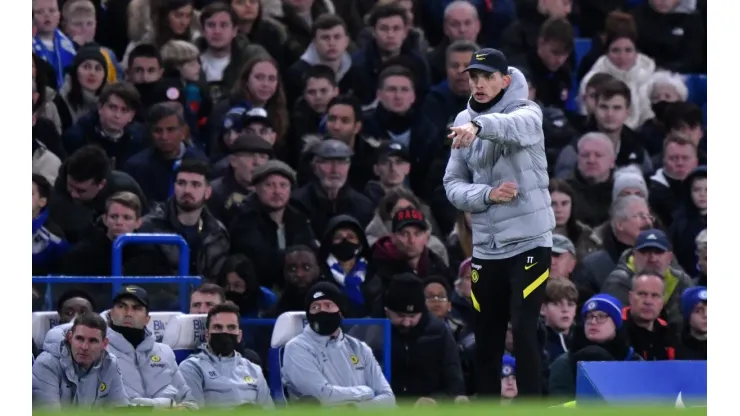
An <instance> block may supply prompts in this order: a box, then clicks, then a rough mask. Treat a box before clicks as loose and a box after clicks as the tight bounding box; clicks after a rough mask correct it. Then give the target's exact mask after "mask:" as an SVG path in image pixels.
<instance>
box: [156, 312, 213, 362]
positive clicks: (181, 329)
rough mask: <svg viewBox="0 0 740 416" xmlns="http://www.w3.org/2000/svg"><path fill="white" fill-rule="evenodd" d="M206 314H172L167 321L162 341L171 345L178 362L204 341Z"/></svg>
mask: <svg viewBox="0 0 740 416" xmlns="http://www.w3.org/2000/svg"><path fill="white" fill-rule="evenodd" d="M206 316H207V315H206V314H198V315H190V314H181V315H174V316H172V317H171V318H170V320H169V322H167V327H166V328H165V330H164V335H163V336H162V343H164V344H167V345H169V346H170V347H172V351H174V353H175V359H176V360H177V363H178V364H179V363H180V362H182V361H183V360H185V359H186V358H188V357H189V356H190V354H192V353H193V352H195V351H196V349H197V348H198V347H199V346H200V344H202V343H203V342H205V336H206Z"/></svg>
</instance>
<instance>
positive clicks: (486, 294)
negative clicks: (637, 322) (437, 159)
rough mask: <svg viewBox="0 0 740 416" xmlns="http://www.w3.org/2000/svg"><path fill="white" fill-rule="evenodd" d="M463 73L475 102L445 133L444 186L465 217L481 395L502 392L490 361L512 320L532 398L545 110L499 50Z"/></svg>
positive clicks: (544, 247)
mask: <svg viewBox="0 0 740 416" xmlns="http://www.w3.org/2000/svg"><path fill="white" fill-rule="evenodd" d="M465 71H466V72H467V73H468V75H469V82H470V89H471V92H472V97H471V98H470V100H469V101H468V108H467V109H466V110H464V111H462V112H460V113H459V114H458V115H457V118H456V119H455V123H454V127H452V128H451V130H452V132H451V133H450V135H449V137H450V138H451V139H453V142H452V149H453V150H452V152H451V154H450V159H449V161H448V164H447V169H446V171H445V175H444V187H445V191H446V193H447V198H448V199H449V200H450V202H451V203H452V205H454V206H455V207H456V208H457V209H459V210H461V211H464V212H470V213H471V226H472V230H473V260H472V264H471V268H472V276H471V277H472V294H471V299H472V301H473V306H474V308H475V310H476V318H475V319H476V320H475V339H476V344H477V357H476V367H477V369H478V394H479V395H483V396H485V395H496V396H497V395H500V393H501V378H500V377H499V375H500V374H501V362H500V361H499V360H491V357H500V356H502V355H503V353H504V339H505V336H506V327H507V322H509V320H511V324H512V332H513V336H514V345H516V349H515V351H514V355H515V358H516V361H517V363H518V365H517V367H518V368H517V384H518V388H519V395H520V396H525V397H526V396H538V395H541V394H542V380H541V375H542V371H541V366H542V362H541V352H540V346H539V341H538V338H537V321H538V319H539V314H540V305H541V304H542V301H543V299H544V297H545V285H544V283H545V281H546V279H547V277H548V276H549V272H550V270H549V269H550V252H551V249H552V230H553V228H554V227H555V216H554V214H553V211H552V208H551V207H550V194H549V193H548V190H547V187H548V183H549V179H548V176H547V160H546V157H545V137H544V134H543V132H542V110H541V109H540V107H539V106H538V105H537V104H535V103H534V102H532V101H529V100H528V99H527V94H528V87H527V81H526V79H525V78H524V75H522V73H521V72H520V71H519V70H518V69H516V68H513V67H509V65H508V62H507V60H506V57H505V56H504V54H503V53H501V52H500V51H498V50H495V49H490V48H486V49H481V50H479V51H477V52H476V53H475V54H473V56H472V58H471V61H470V65H468V67H467V68H466V69H465Z"/></svg>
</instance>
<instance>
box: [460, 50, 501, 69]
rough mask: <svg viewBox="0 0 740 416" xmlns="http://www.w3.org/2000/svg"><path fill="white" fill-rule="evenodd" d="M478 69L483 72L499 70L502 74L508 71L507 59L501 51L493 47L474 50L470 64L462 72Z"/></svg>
mask: <svg viewBox="0 0 740 416" xmlns="http://www.w3.org/2000/svg"><path fill="white" fill-rule="evenodd" d="M471 69H478V70H481V71H485V72H500V73H502V74H504V75H506V74H508V73H509V60H508V59H506V56H505V55H504V54H503V52H501V51H499V50H498V49H493V48H483V49H481V50H479V51H476V52H475V53H474V54H473V56H472V57H471V58H470V64H468V66H467V67H466V68H465V70H463V72H467V71H470V70H471Z"/></svg>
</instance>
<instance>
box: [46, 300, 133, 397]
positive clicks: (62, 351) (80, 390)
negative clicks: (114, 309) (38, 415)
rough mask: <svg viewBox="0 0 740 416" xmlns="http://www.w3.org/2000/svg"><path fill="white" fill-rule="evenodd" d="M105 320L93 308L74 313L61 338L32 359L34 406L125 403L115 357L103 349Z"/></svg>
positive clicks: (123, 390) (124, 394)
mask: <svg viewBox="0 0 740 416" xmlns="http://www.w3.org/2000/svg"><path fill="white" fill-rule="evenodd" d="M107 331H108V324H106V323H105V320H104V319H103V318H101V317H100V315H98V314H97V313H95V312H85V313H83V314H82V315H80V316H78V317H77V319H75V321H74V323H73V324H72V328H71V329H70V330H69V332H67V335H66V337H65V338H64V340H62V341H61V342H59V343H58V344H57V345H56V348H49V349H47V350H46V351H44V352H43V353H41V355H39V357H38V358H37V359H36V361H35V362H34V363H33V381H32V384H33V405H34V407H41V408H51V409H60V408H62V407H71V406H80V407H87V408H90V407H103V406H128V404H129V402H128V397H127V396H126V391H125V389H124V387H123V380H122V378H121V371H120V370H119V369H118V359H117V358H116V357H115V356H113V355H111V354H109V353H108V352H107V351H106V349H105V348H106V347H107V346H108V338H107V337H106V332H107Z"/></svg>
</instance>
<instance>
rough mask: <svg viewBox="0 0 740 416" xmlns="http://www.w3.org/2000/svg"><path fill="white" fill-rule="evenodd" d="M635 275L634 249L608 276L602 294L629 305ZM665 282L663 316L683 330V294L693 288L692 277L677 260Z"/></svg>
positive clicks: (670, 268)
mask: <svg viewBox="0 0 740 416" xmlns="http://www.w3.org/2000/svg"><path fill="white" fill-rule="evenodd" d="M634 275H635V263H634V257H633V255H632V249H629V250H626V251H625V252H624V253H622V257H620V258H619V262H618V263H617V268H616V269H614V271H613V272H611V273H610V274H609V276H607V278H606V280H604V284H603V285H602V287H601V292H602V293H607V294H610V295H612V296H614V297H615V298H617V299H619V301H620V302H622V304H623V305H627V304H629V292H630V289H631V288H632V277H633V276H634ZM663 280H664V281H665V305H663V311H662V312H661V315H663V316H665V320H666V321H668V323H669V324H670V325H673V326H674V327H675V328H681V327H682V323H683V315H682V314H681V294H682V293H683V291H684V290H686V289H688V288H689V287H691V286H693V285H694V284H693V282H692V281H691V276H689V275H688V274H686V272H685V271H683V269H681V266H679V265H678V263H677V262H676V261H675V259H674V260H673V261H672V262H671V264H670V265H669V266H668V269H667V270H666V271H665V273H664V274H663Z"/></svg>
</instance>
